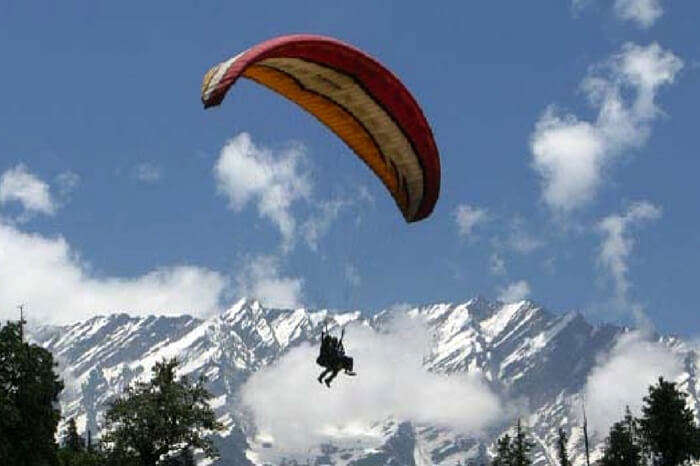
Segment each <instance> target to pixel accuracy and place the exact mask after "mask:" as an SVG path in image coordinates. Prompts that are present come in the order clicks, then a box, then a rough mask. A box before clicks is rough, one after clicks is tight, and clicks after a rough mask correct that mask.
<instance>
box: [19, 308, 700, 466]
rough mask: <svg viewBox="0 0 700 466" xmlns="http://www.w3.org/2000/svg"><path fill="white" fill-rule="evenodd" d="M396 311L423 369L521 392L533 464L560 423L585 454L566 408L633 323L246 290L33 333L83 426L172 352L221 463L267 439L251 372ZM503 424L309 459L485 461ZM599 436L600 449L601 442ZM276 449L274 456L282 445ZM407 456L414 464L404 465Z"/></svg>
mask: <svg viewBox="0 0 700 466" xmlns="http://www.w3.org/2000/svg"><path fill="white" fill-rule="evenodd" d="M396 315H399V316H403V317H407V318H409V319H412V320H420V321H424V322H425V325H426V326H427V329H428V330H429V332H430V334H431V340H430V345H429V348H428V350H427V352H426V354H425V356H424V360H423V365H424V367H425V369H426V370H428V371H430V372H434V373H438V374H446V375H451V374H460V373H479V374H481V376H482V377H483V378H484V380H485V381H486V383H487V384H488V385H489V387H491V389H492V390H494V392H496V393H497V394H498V395H499V396H502V397H504V398H508V399H520V400H526V405H527V412H528V415H527V416H526V419H525V420H526V422H527V424H528V425H529V426H530V428H531V430H532V433H533V437H534V438H535V441H536V443H537V444H538V447H537V449H536V452H535V463H536V464H557V463H556V460H555V457H556V455H555V452H554V450H553V448H554V445H555V441H556V430H557V429H558V427H559V426H562V427H564V428H565V429H566V430H567V431H568V433H569V434H570V441H569V448H570V451H571V452H572V454H573V457H574V464H583V463H582V461H583V457H582V450H581V445H580V444H581V429H580V426H579V425H578V421H577V420H576V419H575V417H574V416H573V413H575V412H576V411H577V405H580V403H581V402H582V391H583V389H584V387H585V384H586V380H587V378H588V377H589V375H590V374H591V371H592V370H593V369H594V368H595V367H596V365H597V364H599V361H600V359H601V358H602V357H604V356H605V355H606V354H608V353H609V352H610V351H611V350H612V348H613V347H614V346H615V344H616V342H617V341H618V339H619V337H620V336H621V335H625V334H628V333H629V332H630V331H631V330H630V329H627V328H624V327H617V326H614V325H610V324H602V325H596V326H594V325H591V324H589V323H588V322H587V321H586V320H585V318H584V317H583V316H582V315H581V314H580V313H578V312H573V311H572V312H568V313H566V314H556V313H553V312H550V311H548V310H546V309H545V308H544V307H542V306H540V305H538V304H537V303H535V302H533V301H527V300H526V301H520V302H517V303H510V304H505V303H500V302H491V301H488V300H486V299H484V298H482V297H478V296H477V297H476V298H474V299H471V300H469V301H467V302H464V303H438V304H428V305H423V306H417V307H407V308H405V309H394V310H385V311H381V312H379V313H377V314H375V315H371V316H370V315H366V314H363V313H362V312H360V311H351V312H342V313H333V312H331V311H329V310H315V311H313V310H309V309H306V308H299V309H266V308H265V307H264V306H262V305H261V304H260V303H259V302H258V301H256V300H251V299H241V300H239V301H238V302H236V303H235V304H234V305H233V306H231V307H230V308H228V309H226V310H225V311H223V312H222V313H220V314H217V315H214V316H211V317H209V318H207V319H201V318H195V317H191V316H178V317H164V316H155V315H151V316H145V317H132V316H129V315H127V314H123V313H121V314H112V315H106V316H95V317H92V318H90V319H86V320H84V321H80V322H76V323H74V324H70V325H65V326H59V327H52V326H42V327H38V328H35V329H32V330H31V332H30V334H31V336H32V338H33V340H34V341H36V342H37V343H39V344H41V345H42V346H45V347H47V348H48V349H50V350H51V351H52V352H53V353H54V355H55V356H56V358H57V360H58V361H59V364H60V366H59V367H60V371H61V375H62V377H64V379H65V380H66V390H64V394H63V395H62V399H61V404H62V410H63V413H64V416H65V417H71V416H74V417H76V420H77V421H78V425H79V427H80V429H81V430H84V429H86V428H88V427H90V429H91V430H93V432H96V431H97V429H98V423H99V417H100V413H101V412H103V410H104V408H105V406H106V403H107V402H108V400H109V399H110V397H112V396H114V395H115V394H116V393H118V392H119V391H120V390H121V389H123V387H124V386H126V384H128V383H131V382H133V381H134V380H135V379H136V378H146V377H148V375H149V371H150V367H151V366H152V364H153V363H155V361H157V360H159V359H161V358H163V357H173V356H177V357H179V358H180V360H181V362H182V364H181V368H180V373H181V374H192V375H199V374H203V375H205V376H206V377H207V378H208V381H209V382H208V383H209V388H210V390H211V391H212V393H213V394H214V398H213V406H214V407H215V409H216V410H217V413H218V415H219V416H220V419H221V420H222V422H224V424H225V425H226V429H227V430H226V432H225V434H224V435H223V436H222V438H221V439H219V441H218V444H219V446H220V448H221V450H222V458H223V460H224V461H222V462H221V463H220V464H263V461H264V457H265V456H266V455H267V456H268V457H269V456H270V455H269V451H268V450H273V449H271V448H270V447H269V446H265V445H263V444H264V443H265V442H261V441H258V440H256V438H255V425H254V422H253V421H251V420H250V419H249V417H248V416H247V415H246V412H245V409H244V407H242V406H241V405H240V400H239V390H240V388H241V387H242V386H243V384H244V383H245V382H246V381H247V380H248V379H249V378H250V376H251V375H252V374H254V373H257V372H258V371H260V370H261V369H264V368H267V367H270V366H271V365H272V364H274V363H275V361H278V360H279V359H280V358H281V357H282V356H284V355H285V354H286V353H287V352H289V351H290V350H291V349H293V348H296V347H298V346H300V345H302V344H305V343H309V342H310V343H312V344H317V343H318V340H319V337H320V332H321V329H322V328H323V326H324V325H325V324H329V328H330V329H337V328H340V327H343V326H345V325H348V324H351V323H354V324H359V325H361V326H364V327H369V328H372V329H375V330H377V331H379V332H382V331H386V327H387V325H388V324H389V322H390V321H391V319H392V318H393V317H394V316H396ZM658 341H659V342H660V344H663V345H665V346H666V347H668V348H669V351H674V352H675V353H677V354H678V355H679V358H681V357H682V358H683V359H684V365H685V369H686V372H685V373H684V375H683V377H681V378H682V379H683V380H682V382H683V386H684V388H685V389H686V390H687V391H688V392H689V393H690V394H691V397H692V403H691V404H692V405H693V407H694V408H695V409H696V413H697V406H699V404H698V400H699V399H700V397H699V396H698V393H699V389H700V384H699V383H698V381H697V375H696V374H697V372H696V367H697V365H698V362H697V354H696V353H695V352H694V351H693V349H692V348H691V347H690V346H689V345H688V344H687V343H685V342H683V341H682V340H680V339H678V338H677V337H659V338H658ZM675 353H674V354H675ZM360 376H362V374H360ZM507 427H508V426H507V425H506V424H504V425H496V426H493V427H492V428H490V429H489V431H488V432H486V433H479V434H476V435H472V434H469V433H464V432H459V431H456V430H454V429H449V428H445V427H444V426H436V425H429V424H425V423H416V422H412V421H410V420H401V419H377V424H376V425H375V428H374V429H375V430H373V431H372V435H373V436H374V437H373V438H377V439H379V440H378V443H377V445H374V446H372V447H371V448H366V447H363V448H355V449H352V448H350V449H348V448H345V447H342V446H339V445H335V446H334V445H325V446H324V445H319V447H318V449H317V450H316V451H314V452H312V453H310V456H309V457H310V458H311V459H312V460H314V461H320V462H318V463H317V464H339V465H340V464H348V465H350V464H353V465H371V464H416V465H423V464H457V462H458V461H459V462H463V463H465V462H466V463H468V464H481V463H483V462H486V461H487V460H488V456H489V452H492V451H493V441H494V440H495V439H496V438H497V436H498V435H500V434H501V433H502V432H503V431H504V429H506V428H507ZM598 440H600V439H598ZM595 446H596V449H597V450H598V451H599V449H600V442H599V441H598V442H597V443H596V445H595ZM409 450H410V451H409ZM279 455H281V456H277V461H280V458H282V457H283V456H284V453H283V452H280V453H279ZM409 456H410V457H411V458H413V460H412V461H413V463H405V461H407V460H406V458H408V457H409ZM271 464H272V463H271Z"/></svg>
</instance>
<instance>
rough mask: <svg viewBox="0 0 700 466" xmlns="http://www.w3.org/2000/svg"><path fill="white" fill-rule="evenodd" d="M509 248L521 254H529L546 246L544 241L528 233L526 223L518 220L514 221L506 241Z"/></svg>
mask: <svg viewBox="0 0 700 466" xmlns="http://www.w3.org/2000/svg"><path fill="white" fill-rule="evenodd" d="M506 245H507V246H508V248H510V249H512V250H513V251H515V252H518V253H520V254H529V253H531V252H533V251H535V250H536V249H539V248H541V247H542V246H543V245H544V241H542V240H541V239H539V238H537V237H536V236H534V235H533V234H531V233H530V232H528V231H527V229H526V227H525V222H524V221H523V220H522V219H520V218H516V219H515V220H513V222H512V224H511V228H510V233H509V235H508V239H507V241H506Z"/></svg>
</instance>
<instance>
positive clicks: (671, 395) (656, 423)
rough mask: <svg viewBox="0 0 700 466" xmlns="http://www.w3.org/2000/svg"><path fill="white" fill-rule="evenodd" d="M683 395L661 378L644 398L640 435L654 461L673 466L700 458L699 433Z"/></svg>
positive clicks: (673, 385)
mask: <svg viewBox="0 0 700 466" xmlns="http://www.w3.org/2000/svg"><path fill="white" fill-rule="evenodd" d="M686 397H687V395H686V394H685V393H683V392H681V391H679V390H678V389H677V388H676V384H675V383H673V382H667V381H665V380H664V379H663V377H659V383H658V385H652V386H650V387H649V394H648V395H647V396H645V397H644V404H643V406H642V417H641V418H640V420H639V424H640V434H641V437H642V439H643V441H644V446H645V449H646V450H647V451H648V452H649V453H650V455H651V457H652V460H653V462H654V464H658V465H660V466H675V465H679V464H683V463H685V462H686V461H688V460H690V459H699V458H700V433H699V432H698V426H697V424H696V423H695V418H694V415H693V411H692V410H691V409H690V408H689V407H688V405H687V404H686Z"/></svg>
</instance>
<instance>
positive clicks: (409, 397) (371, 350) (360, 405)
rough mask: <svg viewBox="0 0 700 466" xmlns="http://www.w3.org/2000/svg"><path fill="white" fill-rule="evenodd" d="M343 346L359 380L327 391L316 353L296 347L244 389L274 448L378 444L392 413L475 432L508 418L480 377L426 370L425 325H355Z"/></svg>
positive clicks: (246, 400)
mask: <svg viewBox="0 0 700 466" xmlns="http://www.w3.org/2000/svg"><path fill="white" fill-rule="evenodd" d="M407 342H410V343H407ZM345 343H346V344H345V347H346V350H347V352H348V355H349V356H352V357H353V358H354V359H355V369H356V371H357V372H358V375H357V377H353V378H350V377H347V376H345V375H343V374H342V373H341V374H339V375H338V378H337V379H336V380H335V382H334V383H333V385H332V388H331V389H330V390H329V389H327V388H326V387H325V386H323V385H320V384H319V383H318V382H317V381H316V377H317V376H318V374H319V373H320V372H321V371H322V368H320V367H318V366H316V365H315V364H314V361H315V360H316V356H317V355H318V348H317V347H312V346H309V345H303V346H301V347H297V348H295V349H293V350H291V351H290V352H289V353H287V354H286V355H284V356H283V357H282V358H281V359H280V360H279V361H278V362H277V363H276V364H275V365H273V366H272V367H269V368H265V369H263V370H261V371H260V372H257V373H255V374H253V375H252V376H251V377H250V379H249V380H248V381H247V382H246V384H245V385H244V386H243V387H242V390H241V394H242V400H243V402H244V403H245V404H246V405H247V406H249V408H250V409H251V411H252V414H253V416H254V417H255V421H256V425H257V426H258V428H259V429H260V434H262V435H264V436H266V437H272V438H273V439H274V446H273V448H279V449H283V450H284V451H285V452H288V453H289V452H291V453H294V452H297V453H300V454H303V453H304V452H306V451H307V449H308V448H310V447H312V446H314V445H318V444H320V443H322V442H329V441H330V442H333V444H334V445H342V444H344V443H346V444H349V443H353V444H354V445H357V443H356V442H370V443H371V442H372V441H374V442H380V441H381V440H380V439H381V434H380V435H379V436H378V437H379V438H374V439H371V438H368V437H370V436H368V435H367V432H371V431H372V424H373V422H375V421H382V420H384V419H385V418H387V417H388V416H395V418H397V419H399V420H410V421H414V422H429V423H433V424H438V425H444V426H451V427H454V428H457V429H460V430H461V431H463V432H471V433H478V432H481V431H482V430H483V429H485V428H486V427H488V426H489V425H491V424H492V423H494V422H496V421H498V420H499V419H500V418H501V416H502V415H503V409H504V408H503V406H502V403H501V402H500V401H499V399H498V398H497V397H496V396H495V395H494V394H493V393H492V392H491V391H490V390H489V388H488V387H487V385H486V384H485V383H483V382H482V381H481V379H480V378H479V376H478V375H477V374H471V375H469V374H453V375H449V376H448V375H444V374H434V373H430V372H427V371H426V370H425V368H424V367H422V361H423V357H424V355H425V354H426V352H427V344H428V337H427V331H426V329H425V328H424V327H422V326H419V325H417V324H415V323H413V322H410V323H409V322H404V321H397V322H394V326H393V329H392V330H390V331H389V332H388V333H385V334H379V333H376V332H374V331H373V330H371V329H369V328H367V327H363V326H359V325H352V326H350V327H349V328H348V331H347V334H346V339H345ZM281 380H283V381H284V384H281V383H279V381H281ZM290 386H293V387H295V389H294V390H289V387H290ZM310 396H312V398H313V403H309V399H310V398H309V397H310ZM367 446H368V447H371V446H372V445H367ZM262 453H263V454H264V453H265V452H262ZM273 462H274V461H273Z"/></svg>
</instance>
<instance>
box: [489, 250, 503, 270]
mask: <svg viewBox="0 0 700 466" xmlns="http://www.w3.org/2000/svg"><path fill="white" fill-rule="evenodd" d="M489 270H490V271H491V273H492V274H494V275H504V274H505V273H506V261H505V260H503V258H502V257H501V256H500V255H498V253H493V254H491V257H489Z"/></svg>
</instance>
